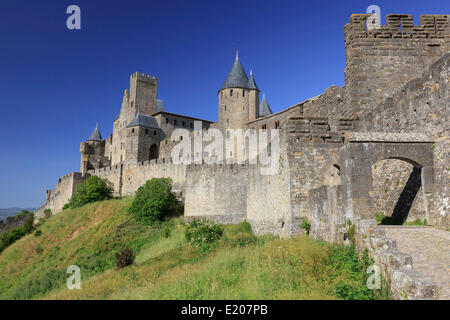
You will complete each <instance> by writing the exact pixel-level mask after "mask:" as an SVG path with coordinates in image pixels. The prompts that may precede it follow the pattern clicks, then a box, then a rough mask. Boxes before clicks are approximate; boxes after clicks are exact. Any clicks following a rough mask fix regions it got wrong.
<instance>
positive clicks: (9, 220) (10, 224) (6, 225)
mask: <svg viewBox="0 0 450 320" xmlns="http://www.w3.org/2000/svg"><path fill="white" fill-rule="evenodd" d="M25 219H26V215H24V214H17V215H16V216H14V217H6V220H5V221H3V220H0V234H1V233H3V232H7V231H9V230H11V229H14V228H22V227H23V225H24V223H25Z"/></svg>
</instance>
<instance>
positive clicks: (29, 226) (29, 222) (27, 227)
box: [16, 210, 34, 234]
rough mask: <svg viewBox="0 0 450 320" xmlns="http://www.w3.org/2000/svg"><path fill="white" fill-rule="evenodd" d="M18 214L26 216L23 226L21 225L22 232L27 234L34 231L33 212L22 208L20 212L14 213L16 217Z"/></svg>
mask: <svg viewBox="0 0 450 320" xmlns="http://www.w3.org/2000/svg"><path fill="white" fill-rule="evenodd" d="M19 215H25V216H26V217H25V221H24V223H23V227H22V230H23V232H24V234H29V233H31V232H33V231H34V213H33V212H30V211H27V210H22V212H20V213H18V214H17V215H16V218H17V216H19Z"/></svg>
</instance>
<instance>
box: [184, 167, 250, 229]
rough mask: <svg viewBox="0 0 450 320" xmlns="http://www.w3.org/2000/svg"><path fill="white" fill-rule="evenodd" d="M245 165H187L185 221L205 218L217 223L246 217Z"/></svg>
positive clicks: (246, 175) (246, 173)
mask: <svg viewBox="0 0 450 320" xmlns="http://www.w3.org/2000/svg"><path fill="white" fill-rule="evenodd" d="M247 183H248V166H247V165H238V164H236V165H233V164H231V165H227V164H224V165H190V166H189V167H188V170H187V179H186V196H185V208H184V216H185V220H186V221H191V220H192V219H199V218H208V219H210V220H213V221H215V222H218V223H239V222H242V221H244V220H245V219H246V212H247V198H248V186H247Z"/></svg>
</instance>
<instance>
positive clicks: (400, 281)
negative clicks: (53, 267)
mask: <svg viewBox="0 0 450 320" xmlns="http://www.w3.org/2000/svg"><path fill="white" fill-rule="evenodd" d="M367 17H368V15H367V14H353V15H352V16H351V17H350V20H349V23H347V24H346V25H345V26H344V41H345V55H346V67H345V85H344V86H343V87H338V86H336V85H333V86H331V87H329V88H328V89H326V90H325V91H324V93H323V94H321V95H319V96H316V97H312V98H310V99H307V100H305V101H301V102H299V103H297V104H295V105H293V106H290V107H288V108H285V109H284V110H282V111H280V112H277V113H272V111H271V108H270V106H269V103H268V100H267V99H266V97H265V96H263V98H262V99H261V97H260V89H259V87H258V86H257V84H256V81H255V77H254V75H253V74H252V73H251V72H250V74H247V73H246V72H245V71H244V68H243V66H242V64H241V61H240V60H239V57H238V54H237V53H236V57H235V60H234V63H233V65H232V67H231V70H230V72H229V74H228V75H227V77H226V78H225V81H224V83H223V84H222V86H221V87H220V89H219V91H218V119H217V122H212V121H208V120H203V119H197V118H193V117H191V116H187V115H180V114H174V113H170V112H167V111H165V107H164V104H163V102H162V100H159V99H157V85H158V79H157V77H155V76H150V75H146V74H143V73H140V72H136V73H134V74H132V75H131V77H130V87H129V88H128V89H126V90H125V91H124V96H123V100H122V106H121V110H120V113H119V115H118V117H117V118H116V119H115V120H114V121H113V128H112V133H111V134H110V135H109V136H108V137H107V138H106V139H103V138H102V137H101V134H100V131H99V130H98V127H97V128H95V130H94V132H93V133H92V134H91V136H90V137H89V138H88V139H87V141H85V142H81V144H80V153H81V164H80V173H78V172H73V173H70V174H67V175H65V176H64V177H62V178H61V179H59V181H58V184H57V185H56V188H55V189H54V190H47V197H46V202H45V204H44V205H43V206H42V207H40V208H39V209H37V210H36V212H35V213H36V215H37V216H38V217H39V216H41V215H43V211H44V210H45V209H46V208H50V209H51V210H52V212H53V213H58V212H60V211H61V210H62V207H63V205H64V204H65V203H67V202H68V200H69V199H70V197H71V196H72V194H73V192H74V191H75V190H76V187H77V186H78V185H79V184H80V183H82V182H83V181H85V179H86V178H87V177H89V176H90V175H97V176H100V177H103V178H106V179H108V180H109V181H111V182H112V183H113V185H114V192H115V194H116V195H118V196H122V195H133V194H134V193H135V192H136V190H137V189H138V188H139V187H140V186H141V185H143V184H144V183H145V182H146V181H147V180H148V179H151V178H154V177H170V178H172V180H173V182H174V189H175V191H176V192H177V193H178V194H179V195H181V196H182V197H183V199H184V202H185V213H184V215H185V220H186V221H187V222H189V221H192V220H193V219H199V218H208V219H211V220H213V221H216V222H220V223H238V222H241V221H244V220H246V221H248V222H249V223H250V224H251V226H252V229H253V231H254V232H255V233H256V234H264V233H271V234H276V235H280V236H283V237H285V236H290V235H293V234H296V233H299V232H301V228H300V224H301V222H302V221H304V220H307V221H310V223H311V236H312V237H314V238H316V239H319V238H321V239H324V240H326V241H331V242H338V243H339V242H344V241H346V240H345V239H346V237H347V233H348V231H349V226H350V225H354V226H355V228H356V232H357V237H356V238H357V247H358V249H360V250H362V249H363V248H369V249H370V250H371V252H372V254H373V256H374V257H375V260H376V262H377V263H378V264H380V265H381V266H382V267H383V268H382V269H383V270H382V272H383V274H384V275H385V276H386V277H387V278H388V279H389V281H390V284H391V289H392V292H393V294H394V297H395V298H398V299H401V298H405V297H407V298H410V299H435V298H438V297H439V294H440V292H441V294H443V297H447V294H448V292H447V291H446V290H447V289H445V288H444V289H442V286H443V285H444V286H446V284H445V283H444V284H443V282H439V281H437V280H436V278H433V277H432V276H431V277H430V276H429V275H425V274H423V273H421V272H423V271H424V270H425V269H426V268H423V267H422V262H418V263H417V266H419V267H418V268H417V270H416V269H415V265H416V264H415V263H414V261H413V260H414V259H416V260H417V259H418V261H422V260H421V259H422V258H421V257H420V256H419V255H417V254H416V252H415V251H414V250H411V247H410V245H409V244H407V243H406V244H405V243H404V242H403V240H404V239H411V241H415V240H414V237H412V236H411V238H410V237H409V233H408V232H407V231H401V232H403V233H405V232H406V234H405V237H396V236H395V235H393V234H392V233H395V230H396V229H392V230H385V229H383V228H381V227H379V226H377V225H376V221H375V215H376V213H378V214H381V213H382V214H384V215H386V216H390V217H397V218H398V217H400V218H401V219H403V220H405V221H413V220H416V219H417V220H421V221H424V220H426V221H427V223H428V225H431V226H432V228H428V229H426V230H427V233H426V235H425V234H424V238H423V240H420V241H428V240H427V239H429V241H430V243H431V242H433V243H434V241H435V240H433V239H434V238H433V232H436V234H437V233H440V234H442V235H444V236H443V237H444V238H445V237H447V235H448V231H447V230H448V228H449V206H450V204H449V201H450V200H449V199H450V189H449V187H448V186H449V185H450V183H449V173H450V163H449V158H450V157H449V152H450V147H449V126H448V123H450V122H449V119H448V116H449V101H450V99H449V90H448V88H449V75H450V67H449V65H450V28H449V15H422V16H420V23H419V25H417V26H414V25H413V19H412V16H411V15H407V14H391V15H387V16H386V23H385V25H383V26H381V27H380V28H379V29H374V30H368V28H367ZM299 72H300V70H299ZM218 85H219V84H218ZM213 129H214V130H213ZM216 129H217V130H219V131H218V132H220V133H221V136H222V137H223V145H222V146H221V147H219V148H223V149H220V150H221V151H224V158H223V159H222V160H220V161H216V162H215V163H214V164H209V162H208V161H207V159H211V158H214V157H216V155H217V154H216V153H217V152H218V150H216V149H211V148H208V147H210V146H211V145H210V141H211V140H207V139H203V138H202V137H208V136H210V133H211V132H217V131H215V130H216ZM230 129H241V130H242V131H243V132H244V138H243V139H244V140H243V143H241V144H239V143H238V141H239V140H238V137H237V136H236V135H234V133H233V132H232V131H230ZM199 137H200V147H199V145H198V144H196V141H198V140H196V139H198V138H199ZM263 137H266V138H267V141H268V142H269V143H268V144H267V145H266V144H264V143H263V140H264V139H263ZM215 138H216V139H217V137H215ZM277 138H278V140H276V139H277ZM252 143H256V144H257V146H258V148H259V153H258V155H257V156H256V158H255V157H253V156H252V155H251V150H250V149H249V147H250V146H251V145H252ZM180 146H183V148H179V147H180ZM241 148H242V149H241ZM174 150H176V152H175V151H174ZM240 152H242V153H243V155H244V159H243V161H241V162H239V161H237V160H238V159H239V157H238V156H239V155H240ZM178 158H179V159H182V160H183V161H184V162H182V163H181V164H179V163H178V162H177V159H178ZM266 158H267V159H269V162H268V163H262V162H264V161H262V160H264V159H266ZM255 159H256V161H253V160H255ZM274 164H276V166H273V165H274ZM271 166H272V167H273V168H275V169H274V171H272V173H271V174H263V173H262V172H267V169H268V168H269V167H271ZM436 229H440V230H439V231H437V230H436ZM398 230H403V229H398ZM394 238H395V239H394ZM397 242H398V244H397ZM444 242H445V241H444ZM444 242H442V241H441V242H439V241H438V243H444ZM447 242H448V241H447ZM447 242H445V244H446V243H447ZM425 247H426V245H425V244H424V248H425ZM439 252H443V254H444V255H445V257H444V258H443V259H440V258H439V259H438V260H439V261H438V262H436V263H437V264H439V268H443V267H445V264H447V266H446V267H447V271H448V267H449V266H448V248H447V249H446V250H443V251H439ZM442 270H443V269H442ZM425 271H426V270H425ZM425 273H426V272H425Z"/></svg>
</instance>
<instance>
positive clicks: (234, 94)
mask: <svg viewBox="0 0 450 320" xmlns="http://www.w3.org/2000/svg"><path fill="white" fill-rule="evenodd" d="M218 94H219V116H218V119H217V122H218V126H219V128H222V129H226V128H230V129H243V128H244V124H245V123H247V122H248V121H250V120H254V119H255V118H256V113H255V112H256V110H257V106H256V105H255V103H257V102H259V90H258V88H257V87H256V83H255V81H254V79H253V75H251V76H250V79H249V78H248V77H247V75H246V73H245V71H244V68H243V67H242V64H241V62H240V61H239V56H238V52H237V51H236V59H235V60H234V63H233V65H232V67H231V70H230V72H229V73H228V75H227V77H226V79H225V82H224V83H223V85H222V87H221V88H220V90H219V93H218ZM256 94H257V96H258V98H257V99H256ZM250 97H252V98H251V99H250ZM256 101H257V102H256Z"/></svg>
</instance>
